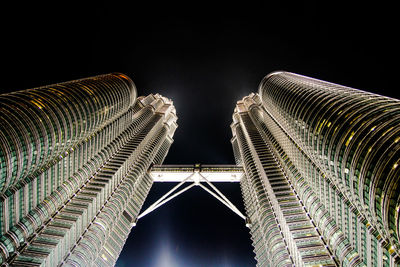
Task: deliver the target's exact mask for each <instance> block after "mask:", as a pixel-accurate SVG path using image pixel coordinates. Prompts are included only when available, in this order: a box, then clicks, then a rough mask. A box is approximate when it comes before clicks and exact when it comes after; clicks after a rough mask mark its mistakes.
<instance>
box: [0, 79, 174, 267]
mask: <svg viewBox="0 0 400 267" xmlns="http://www.w3.org/2000/svg"><path fill="white" fill-rule="evenodd" d="M114 77H115V79H119V80H120V81H121V83H120V84H117V85H116V84H115V81H114V80H113V79H114ZM109 78H110V79H109ZM87 80H88V81H90V82H91V83H93V84H94V85H95V86H94V88H95V89H96V88H100V89H101V90H100V89H96V90H98V91H96V90H94V89H93V88H91V87H90V86H86V85H87V84H90V82H88V83H84V82H83V81H87ZM82 84H86V85H82ZM93 84H92V85H93ZM64 85H65V84H62V85H57V86H61V87H60V88H62V87H63V86H64ZM66 85H68V86H67V87H68V90H76V91H77V92H78V91H79V90H83V91H87V92H90V93H89V95H91V97H92V100H91V101H93V103H95V106H93V107H89V106H90V105H89V106H87V108H89V109H90V108H91V109H92V110H91V112H92V113H87V115H88V117H87V118H86V119H93V121H92V122H90V121H84V122H82V123H87V125H86V126H85V127H86V128H88V127H89V126H92V127H93V129H92V130H91V132H87V134H83V133H82V134H81V135H82V136H80V137H79V138H78V137H76V134H78V133H72V134H71V136H73V138H75V139H76V142H75V143H74V144H73V145H72V146H71V147H70V148H67V152H65V153H62V154H61V155H60V156H58V157H57V158H56V159H52V160H50V162H49V163H46V164H45V165H44V167H41V168H40V169H39V171H35V172H34V175H32V174H31V175H29V176H27V178H28V179H25V180H26V181H27V182H26V183H23V184H21V186H19V184H18V183H17V185H18V186H19V187H17V186H12V187H10V188H9V189H7V190H6V193H7V194H6V195H5V196H3V199H2V202H1V206H0V207H2V209H1V211H2V221H1V222H2V232H3V233H2V235H1V236H0V255H1V258H0V261H1V263H6V262H7V263H11V264H12V265H13V266H28V265H29V266H57V265H59V264H64V265H73V266H75V265H74V264H78V265H79V266H92V265H94V264H97V265H99V266H113V265H114V264H115V261H116V260H117V258H118V256H119V253H120V251H121V249H122V247H123V244H124V243H125V240H126V238H127V236H128V235H129V232H130V230H131V227H132V226H133V225H134V224H135V221H136V217H137V215H138V213H139V211H140V209H141V206H142V204H143V202H144V200H145V198H146V196H147V193H148V191H149V190H150V187H151V185H152V180H151V178H150V176H149V175H148V174H147V170H148V169H149V167H150V166H151V165H152V164H154V163H157V164H160V163H161V162H162V161H163V159H164V158H165V156H166V154H167V152H168V149H169V147H170V145H171V143H172V141H173V140H172V136H173V134H174V132H175V130H176V127H177V125H176V115H175V108H174V106H173V104H172V102H171V101H170V100H169V99H166V98H164V97H162V96H160V95H149V96H147V97H139V98H138V99H137V100H136V101H135V102H134V100H135V98H136V92H134V94H133V95H132V94H129V93H127V94H119V93H117V92H113V89H112V86H116V87H118V86H120V87H121V86H122V87H121V88H119V89H118V88H116V89H115V90H125V89H124V88H125V87H124V86H127V87H129V86H133V83H132V82H131V81H130V79H129V78H127V77H126V76H124V75H122V74H112V75H103V76H98V77H94V78H89V79H85V80H78V81H74V82H69V83H66ZM110 86H111V87H110ZM52 87H54V86H49V87H43V88H52ZM57 88H58V87H57ZM71 88H72V89H71ZM32 90H34V89H32ZM32 90H28V91H32ZM35 90H36V89H35ZM60 90H61V89H60ZM96 92H97V93H99V95H98V98H96V96H95V95H94V94H95V93H96ZM108 94H112V95H108ZM21 95H23V93H22V92H21ZM108 97H110V98H108ZM47 100H48V99H47ZM75 100H76V99H75ZM75 100H74V99H70V101H71V103H69V104H70V105H71V106H74V107H75V108H76V107H77V105H79V104H80V102H79V101H78V100H76V101H77V102H73V101H75ZM81 101H84V99H83V98H81ZM88 104H90V103H89V102H87V103H86V105H88ZM102 105H103V106H102ZM96 110H98V111H99V112H98V114H95V113H96V112H97V111H96ZM94 111H95V113H93V112H94ZM64 119H65V118H64ZM88 125H89V126H88ZM42 126H43V125H42ZM75 139H74V140H75ZM63 149H64V148H63ZM28 152H29V150H28ZM14 188H16V189H17V190H11V189H14ZM18 188H20V189H18ZM32 196H33V197H34V199H32ZM20 200H22V201H20ZM16 211H18V212H19V213H18V212H16ZM9 216H10V217H14V218H11V219H10V218H8V217H9Z"/></svg>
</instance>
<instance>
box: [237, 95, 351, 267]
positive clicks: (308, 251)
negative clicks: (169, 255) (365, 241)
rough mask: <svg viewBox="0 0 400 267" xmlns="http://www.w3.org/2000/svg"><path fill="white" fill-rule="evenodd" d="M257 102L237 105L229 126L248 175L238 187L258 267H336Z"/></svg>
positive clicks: (252, 99) (255, 99)
mask: <svg viewBox="0 0 400 267" xmlns="http://www.w3.org/2000/svg"><path fill="white" fill-rule="evenodd" d="M259 103H260V100H259V98H258V96H257V95H253V96H252V97H246V98H244V99H243V101H239V102H238V104H237V107H236V109H235V113H234V123H233V124H232V126H231V127H232V132H233V135H234V137H233V139H232V144H233V148H234V153H235V158H236V159H237V162H242V164H243V167H244V170H245V173H246V176H245V177H244V178H242V180H241V188H242V192H243V197H244V201H245V205H246V211H247V214H248V216H249V219H250V222H251V234H252V239H253V245H254V247H255V253H256V260H257V264H258V266H292V265H295V266H319V265H321V266H336V264H337V263H336V262H335V260H334V257H333V255H332V253H331V252H330V248H329V245H328V244H326V242H325V241H324V238H323V236H322V234H321V233H320V232H319V230H318V228H317V226H316V225H315V224H314V223H313V221H312V218H311V216H310V215H309V213H308V212H307V209H306V208H305V206H304V205H303V204H302V202H301V201H300V197H299V196H298V194H297V192H296V191H295V189H294V187H293V186H292V185H291V183H290V180H289V179H288V177H287V175H286V173H285V170H284V169H282V168H281V165H280V164H279V161H277V160H276V158H275V155H274V153H273V150H274V147H273V146H272V145H271V144H272V143H271V140H270V139H269V138H268V136H267V135H266V134H265V133H264V131H263V129H262V127H261V126H260V122H259V121H258V120H257V119H256V117H255V113H258V112H261V106H260V105H259ZM238 159H239V160H238ZM273 233H275V234H273ZM344 266H347V265H344ZM353 266H355V265H353Z"/></svg>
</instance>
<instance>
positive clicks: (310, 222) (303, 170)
mask: <svg viewBox="0 0 400 267" xmlns="http://www.w3.org/2000/svg"><path fill="white" fill-rule="evenodd" d="M399 110H400V101H399V100H396V99H392V98H388V97H383V96H380V95H376V94H372V93H367V92H364V91H360V90H356V89H352V88H348V87H344V86H340V85H337V84H332V83H328V82H324V81H320V80H316V79H312V78H308V77H304V76H300V75H297V74H293V73H287V72H275V73H272V74H269V75H267V76H266V77H265V78H264V79H263V81H262V82H261V84H260V87H259V94H258V95H257V94H251V95H249V96H247V97H245V98H243V99H242V100H241V101H238V103H237V106H236V108H235V112H234V115H233V123H232V125H231V128H232V132H233V138H232V140H231V141H232V145H233V150H234V154H235V159H236V162H237V164H239V165H243V168H244V171H245V174H246V175H245V177H244V178H242V180H241V182H240V184H241V188H242V192H243V198H244V201H245V206H246V211H247V214H248V217H249V219H250V222H251V235H252V240H253V245H254V248H255V253H256V259H257V262H258V265H259V266H291V265H292V264H295V265H296V266H310V265H311V266H314V265H322V266H330V265H332V266H335V265H340V266H397V265H396V264H397V262H398V259H399V252H400V250H399V216H398V215H399V210H400V209H399V207H400V202H399V196H400V193H399V185H398V184H399V174H400V173H399V171H400V170H399V168H398V164H399V160H400V144H399V142H398V141H399V140H400V137H399V136H400V135H399V133H400V123H399V122H400V115H399Z"/></svg>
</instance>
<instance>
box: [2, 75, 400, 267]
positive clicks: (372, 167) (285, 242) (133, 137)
mask: <svg viewBox="0 0 400 267" xmlns="http://www.w3.org/2000/svg"><path fill="white" fill-rule="evenodd" d="M176 120H177V116H176V112H175V108H174V106H173V103H172V101H171V100H169V99H167V98H165V97H163V96H160V95H158V94H156V95H149V96H146V97H142V96H140V97H138V96H137V93H136V88H135V85H134V83H133V82H132V80H131V79H130V78H129V77H127V76H125V75H123V74H119V73H114V74H107V75H100V76H96V77H91V78H87V79H81V80H75V81H71V82H65V83H60V84H54V85H50V86H44V87H39V88H34V89H29V90H24V91H18V92H14V93H9V94H3V95H0V216H1V220H0V231H1V232H0V264H1V265H2V266H26V267H30V266H32V267H33V266H113V265H114V264H115V262H116V260H117V258H118V255H119V254H120V252H121V250H122V247H123V245H124V243H125V240H126V239H127V237H128V235H129V232H130V231H131V229H132V227H133V226H134V225H135V223H136V220H137V218H138V216H139V213H140V210H141V207H142V204H143V202H144V200H145V199H146V196H147V194H148V192H149V190H150V188H151V186H152V183H153V182H154V178H153V176H152V175H151V172H152V169H154V167H153V166H155V165H161V164H162V162H163V160H164V158H165V156H166V155H167V152H168V150H169V148H170V146H171V144H172V142H173V139H172V138H173V135H174V132H175V130H176V128H177V124H176ZM231 129H232V134H233V138H232V139H231V142H232V146H233V152H234V156H235V161H236V165H237V168H236V171H237V170H238V169H239V170H240V171H241V172H242V173H243V175H242V176H241V178H240V187H241V190H242V195H243V199H244V203H245V207H246V221H247V225H248V226H249V228H250V234H251V238H252V241H253V246H254V252H255V255H256V260H257V265H258V266H271V267H278V266H399V262H400V244H399V242H400V229H399V228H400V222H399V220H400V218H399V212H400V187H399V180H400V166H398V165H399V164H400V142H399V141H400V101H399V100H396V99H392V98H389V97H384V96H380V95H376V94H372V93H367V92H364V91H360V90H356V89H352V88H348V87H344V86H340V85H337V84H333V83H328V82H324V81H321V80H316V79H312V78H308V77H304V76H300V75H297V74H293V73H288V72H274V73H271V74H269V75H267V76H266V77H265V78H264V79H263V80H262V82H261V84H260V86H259V91H258V94H250V95H249V96H247V97H244V98H243V99H242V100H240V101H238V102H237V105H236V108H235V110H234V113H233V123H232V124H231ZM158 169H162V167H158ZM228 205H229V203H228ZM238 212H239V211H238Z"/></svg>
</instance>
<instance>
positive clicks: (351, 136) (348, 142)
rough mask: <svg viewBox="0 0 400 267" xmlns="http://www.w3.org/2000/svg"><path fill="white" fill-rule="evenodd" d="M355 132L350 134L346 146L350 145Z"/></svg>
mask: <svg viewBox="0 0 400 267" xmlns="http://www.w3.org/2000/svg"><path fill="white" fill-rule="evenodd" d="M354 134H355V132H351V134H350V137H349V139H347V142H346V146H348V145H349V144H350V141H351V139H353V136H354Z"/></svg>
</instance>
